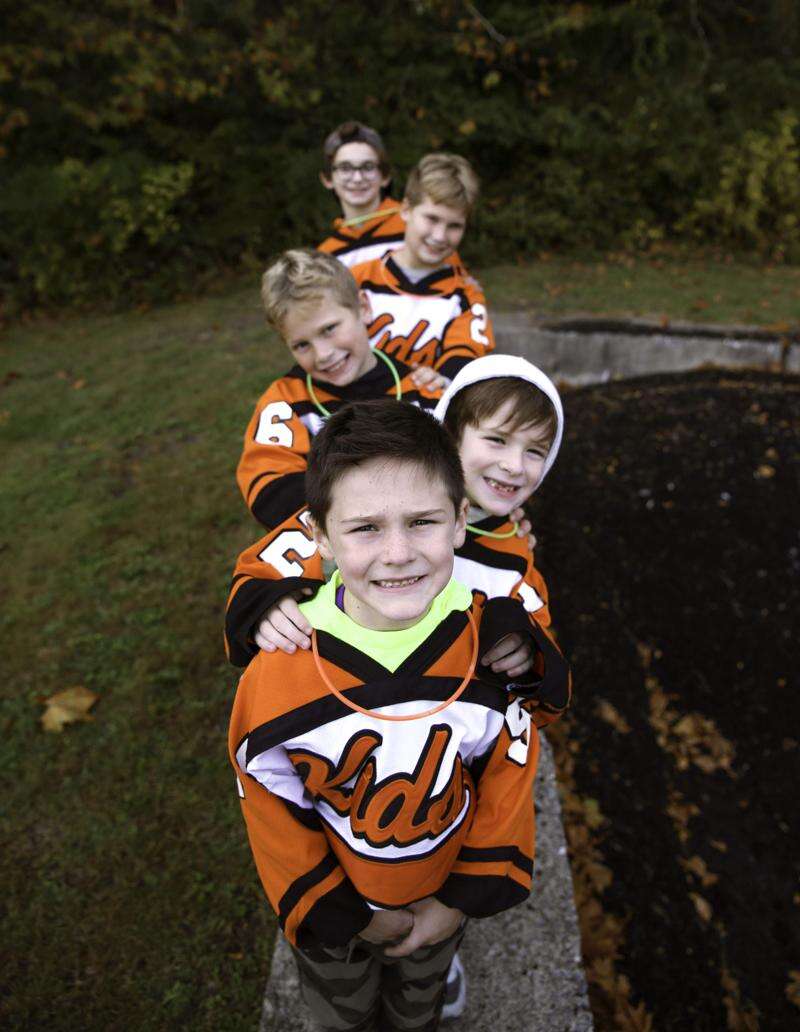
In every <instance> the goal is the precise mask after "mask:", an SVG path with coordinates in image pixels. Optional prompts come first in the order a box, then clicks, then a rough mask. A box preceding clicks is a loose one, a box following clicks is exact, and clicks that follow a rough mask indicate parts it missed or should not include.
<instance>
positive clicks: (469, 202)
mask: <svg viewBox="0 0 800 1032" xmlns="http://www.w3.org/2000/svg"><path fill="white" fill-rule="evenodd" d="M479 191H480V180H479V179H478V177H477V175H476V174H475V172H474V171H473V168H472V166H471V165H470V163H469V162H468V161H467V159H466V158H462V157H461V156H460V155H458V154H446V153H443V152H442V153H438V154H426V155H425V157H424V158H421V159H420V160H419V161H418V162H417V164H416V165H415V166H414V168H412V169H411V172H410V173H409V176H408V181H407V182H406V192H405V200H406V201H408V203H409V204H410V205H411V206H412V208H413V207H414V206H415V205H417V204H422V202H423V201H424V200H425V199H426V198H427V199H428V200H431V201H433V202H434V204H447V205H449V206H450V207H451V208H460V209H461V210H462V211H464V212H466V213H467V214H469V212H470V211H471V210H472V207H473V205H474V204H475V201H476V200H477V199H478V193H479Z"/></svg>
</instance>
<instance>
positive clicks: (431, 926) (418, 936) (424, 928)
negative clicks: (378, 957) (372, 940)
mask: <svg viewBox="0 0 800 1032" xmlns="http://www.w3.org/2000/svg"><path fill="white" fill-rule="evenodd" d="M409 910H411V911H412V913H413V915H414V925H413V927H412V928H411V930H410V931H409V933H408V935H406V937H405V938H404V939H403V940H402V942H398V943H397V944H396V945H395V946H389V947H387V949H385V950H384V951H383V952H384V953H385V954H386V956H387V957H407V956H408V955H409V953H413V952H414V950H418V949H419V948H420V947H421V946H431V945H432V944H433V943H435V942H441V941H442V940H443V939H449V938H450V936H451V935H453V934H454V933H455V932H456V931H457V930H458V928H459V926H460V925H461V922H462V921H463V920H464V914H463V913H462V911H460V910H456V909H455V908H454V907H446V906H445V905H444V903H440V902H439V900H438V899H436V898H435V897H434V896H428V897H427V898H426V899H421V900H419V902H418V903H410V904H409Z"/></svg>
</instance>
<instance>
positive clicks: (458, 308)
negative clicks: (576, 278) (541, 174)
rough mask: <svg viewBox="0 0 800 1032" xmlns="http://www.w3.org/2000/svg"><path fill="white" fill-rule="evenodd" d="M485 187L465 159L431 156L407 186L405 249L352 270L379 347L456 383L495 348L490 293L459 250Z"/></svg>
mask: <svg viewBox="0 0 800 1032" xmlns="http://www.w3.org/2000/svg"><path fill="white" fill-rule="evenodd" d="M478 188H479V183H478V177H477V176H476V175H475V173H474V172H473V170H472V168H471V167H470V164H469V162H468V161H466V160H465V159H464V158H462V157H459V156H458V155H456V154H427V155H426V156H425V157H424V158H422V160H421V161H420V162H419V163H418V164H417V165H416V167H415V168H414V169H412V171H411V174H410V175H409V177H408V182H407V183H406V191H405V196H404V199H403V204H402V208H401V211H400V214H401V217H402V218H403V220H404V222H405V234H404V237H403V243H402V246H401V247H399V248H398V249H397V250H396V251H393V252H391V253H390V254H388V255H384V256H383V257H382V258H375V259H373V260H372V261H369V262H366V263H364V264H362V265H354V266H353V275H354V276H355V278H356V281H357V282H358V285H359V286H360V287H361V289H362V291H363V292H364V293H365V294H366V296H367V298H368V300H369V304H370V307H371V309H372V322H371V323H370V326H369V333H370V340H371V341H372V343H373V345H374V346H375V347H377V348H380V349H381V350H382V351H385V352H386V353H387V354H389V355H391V356H393V357H395V358H399V359H400V360H401V361H403V362H409V363H419V364H420V365H427V366H431V367H432V368H434V369H437V370H438V371H439V372H440V373H442V375H443V376H446V377H448V378H450V379H452V377H454V376H455V375H456V373H457V372H458V371H459V369H461V367H462V366H464V365H465V364H466V363H467V362H469V361H470V360H471V359H473V358H478V357H480V356H481V355H485V354H487V353H488V352H489V351H492V350H493V349H494V333H493V331H492V326H491V323H490V321H489V316H488V313H487V311H486V298H485V297H484V295H483V290H482V289H481V286H480V284H479V283H478V282H477V280H475V279H474V278H473V277H472V276H470V275H469V274H468V273H467V271H466V270H465V269H464V267H463V265H462V264H461V262H460V260H459V259H458V256H457V254H456V253H455V252H456V249H457V248H458V246H459V244H460V243H461V239H462V237H463V236H464V231H465V230H466V227H467V218H468V217H469V213H470V211H471V210H472V207H473V206H474V204H475V201H476V200H477V196H478Z"/></svg>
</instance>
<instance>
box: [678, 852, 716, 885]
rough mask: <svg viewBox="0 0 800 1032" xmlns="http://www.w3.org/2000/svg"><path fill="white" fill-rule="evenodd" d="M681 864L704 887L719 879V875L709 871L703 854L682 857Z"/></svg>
mask: <svg viewBox="0 0 800 1032" xmlns="http://www.w3.org/2000/svg"><path fill="white" fill-rule="evenodd" d="M680 864H681V867H682V868H683V869H684V870H685V871H688V872H689V874H692V875H694V877H695V878H697V880H698V881H699V882H700V884H701V885H702V886H703V887H704V888H707V887H708V886H709V885H714V884H715V883H716V882H718V881H719V876H718V875H716V874H713V873H712V872H711V871H709V869H708V865H707V864H706V862H705V860H704V859H703V858H702V857H701V856H690V857H689V859H688V860H684V859H683V857H681V858H680Z"/></svg>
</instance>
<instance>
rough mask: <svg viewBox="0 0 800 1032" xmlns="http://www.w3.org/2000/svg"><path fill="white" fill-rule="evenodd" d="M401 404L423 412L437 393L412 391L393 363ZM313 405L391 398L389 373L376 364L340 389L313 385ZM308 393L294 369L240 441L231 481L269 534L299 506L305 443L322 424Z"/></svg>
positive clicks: (264, 398) (405, 373) (261, 404)
mask: <svg viewBox="0 0 800 1032" xmlns="http://www.w3.org/2000/svg"><path fill="white" fill-rule="evenodd" d="M394 365H395V369H396V372H397V375H398V377H399V379H400V391H401V397H402V400H403V401H406V402H410V403H411V404H414V405H419V406H420V407H421V408H424V409H427V410H429V409H431V408H433V407H434V406H435V404H436V401H437V399H438V397H439V394H440V393H441V392H440V391H433V390H429V389H427V388H420V387H417V386H416V384H415V383H414V382H413V380H412V379H411V374H412V370H411V369H409V367H408V366H406V365H404V364H403V363H402V362H395V363H394ZM312 387H313V390H314V394H315V395H316V398H317V401H318V402H319V403H320V404H321V405H322V406H323V407H324V408H325V409H327V410H328V413H333V412H335V411H336V410H337V409H339V408H341V407H342V406H343V405H345V404H347V402H350V401H365V400H367V399H370V398H382V397H384V396H385V395H388V396H389V397H394V396H395V394H396V384H395V380H394V377H393V376H392V372H391V370H390V369H389V368H388V366H387V365H386V364H385V363H384V362H380V361H379V362H378V363H377V364H376V366H375V368H374V369H371V370H370V371H369V372H368V373H366V374H365V375H364V376H362V377H360V378H359V379H358V380H356V381H355V383H351V384H348V385H347V386H345V387H334V386H333V385H332V384H324V383H313V384H312ZM326 414H327V413H324V412H322V411H321V410H320V408H319V407H318V405H317V404H315V402H314V400H313V398H312V396H311V394H310V393H309V390H308V386H307V380H306V374H305V372H304V371H303V370H302V369H301V368H300V367H299V366H294V367H293V368H292V369H290V370H289V372H288V373H287V374H286V375H285V376H282V377H280V379H278V380H275V381H274V383H272V384H270V386H269V387H268V388H267V389H266V391H265V392H264V393H263V394H262V395H261V397H260V398H259V399H258V402H257V404H256V407H255V411H254V412H253V415H252V417H251V419H250V422H249V424H248V426H247V430H246V431H245V435H244V448H243V450H242V455H241V458H240V459H239V465H238V467H237V470H236V480H237V483H238V484H239V490H240V491H241V492H242V496H243V497H244V500H245V502H246V503H247V507H248V508H249V509H250V511H251V512H252V513H253V515H254V516H255V518H256V519H257V520H258V521H259V522H260V523H262V524H263V525H264V526H265V527H268V528H274V527H277V526H279V525H280V524H281V523H283V522H284V520H287V519H288V518H289V517H290V516H292V515H294V514H295V513H297V512H298V510H300V509H302V508H303V507H304V505H305V471H306V465H307V458H308V452H309V450H310V448H311V439H312V438H313V436H314V435H315V434H316V433H317V432H318V431H319V429H320V427H321V426H322V423H323V420H324V418H325V415H326Z"/></svg>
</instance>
